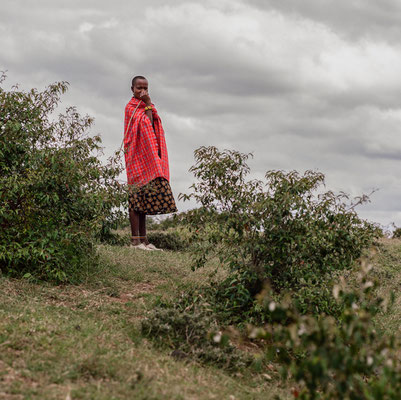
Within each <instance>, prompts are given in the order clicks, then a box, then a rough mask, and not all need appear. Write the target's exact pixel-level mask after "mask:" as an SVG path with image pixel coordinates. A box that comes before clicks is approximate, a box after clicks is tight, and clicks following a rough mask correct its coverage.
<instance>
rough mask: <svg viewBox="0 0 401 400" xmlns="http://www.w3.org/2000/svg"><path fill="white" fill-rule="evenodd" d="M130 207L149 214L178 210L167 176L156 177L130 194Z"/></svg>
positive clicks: (168, 212)
mask: <svg viewBox="0 0 401 400" xmlns="http://www.w3.org/2000/svg"><path fill="white" fill-rule="evenodd" d="M128 200H129V209H130V210H133V211H136V212H139V213H143V214H147V215H157V214H170V213H173V212H176V211H177V207H176V205H175V201H174V197H173V192H172V191H171V187H170V184H169V183H168V180H167V179H165V178H156V179H154V180H153V181H151V182H149V183H148V184H147V185H145V186H142V187H140V188H139V189H136V190H134V191H133V193H131V194H130V195H129V198H128Z"/></svg>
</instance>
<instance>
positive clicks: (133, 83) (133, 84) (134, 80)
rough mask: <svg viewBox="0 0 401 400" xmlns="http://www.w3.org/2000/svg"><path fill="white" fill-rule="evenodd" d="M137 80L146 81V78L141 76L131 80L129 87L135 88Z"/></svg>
mask: <svg viewBox="0 0 401 400" xmlns="http://www.w3.org/2000/svg"><path fill="white" fill-rule="evenodd" d="M138 79H146V78H145V77H144V76H142V75H138V76H135V77H134V78H132V84H131V87H135V83H136V81H137V80H138ZM146 80H147V79H146Z"/></svg>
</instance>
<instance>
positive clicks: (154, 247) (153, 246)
mask: <svg viewBox="0 0 401 400" xmlns="http://www.w3.org/2000/svg"><path fill="white" fill-rule="evenodd" d="M146 247H147V248H148V250H157V251H163V250H162V249H158V248H157V247H156V246H155V245H154V244H152V243H149V244H147V245H146Z"/></svg>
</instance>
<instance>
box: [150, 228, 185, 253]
mask: <svg viewBox="0 0 401 400" xmlns="http://www.w3.org/2000/svg"><path fill="white" fill-rule="evenodd" d="M147 237H148V240H149V242H150V243H152V244H154V245H155V246H156V247H158V248H159V249H166V250H173V251H179V250H185V249H187V247H188V242H187V241H186V240H185V239H184V238H182V237H181V236H180V234H179V233H178V232H176V231H172V232H157V231H155V232H148V233H147Z"/></svg>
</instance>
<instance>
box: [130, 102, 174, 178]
mask: <svg viewBox="0 0 401 400" xmlns="http://www.w3.org/2000/svg"><path fill="white" fill-rule="evenodd" d="M138 104H139V106H138ZM137 106H138V108H137ZM136 108H137V109H136ZM152 108H153V109H152V115H153V125H154V129H153V126H152V124H151V122H150V119H149V118H148V117H147V115H146V114H145V103H144V102H143V101H141V100H138V99H136V98H135V97H133V98H132V99H131V101H130V102H129V103H128V104H127V105H126V107H125V122H124V133H125V134H124V152H125V165H126V169H127V179H128V184H129V185H136V186H143V185H146V184H147V183H149V182H150V181H152V180H153V179H155V178H158V177H162V178H166V179H167V180H168V181H169V180H170V173H169V165H168V155H167V147H166V140H165V138H164V131H163V126H162V122H161V120H160V117H159V115H158V113H157V110H156V108H155V106H154V105H153V104H152ZM135 109H136V111H135ZM134 112H135V115H133V113H134ZM131 117H132V118H131ZM159 151H160V157H159V154H158V153H159Z"/></svg>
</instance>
